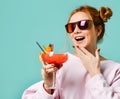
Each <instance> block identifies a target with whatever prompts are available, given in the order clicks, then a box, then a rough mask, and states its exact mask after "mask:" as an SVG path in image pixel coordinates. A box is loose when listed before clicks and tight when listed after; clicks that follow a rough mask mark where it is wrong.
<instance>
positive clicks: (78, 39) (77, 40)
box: [75, 37, 85, 41]
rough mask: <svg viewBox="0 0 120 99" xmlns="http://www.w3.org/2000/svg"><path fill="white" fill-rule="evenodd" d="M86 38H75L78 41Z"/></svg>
mask: <svg viewBox="0 0 120 99" xmlns="http://www.w3.org/2000/svg"><path fill="white" fill-rule="evenodd" d="M84 39H85V37H76V38H75V40H76V41H82V40H84Z"/></svg>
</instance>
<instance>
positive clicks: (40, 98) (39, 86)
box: [22, 81, 54, 99]
mask: <svg viewBox="0 0 120 99" xmlns="http://www.w3.org/2000/svg"><path fill="white" fill-rule="evenodd" d="M22 99H54V98H53V95H51V94H48V93H47V92H46V91H45V89H44V88H43V81H41V82H38V83H36V84H34V85H32V86H30V87H29V88H28V89H26V90H25V91H24V93H23V95H22Z"/></svg>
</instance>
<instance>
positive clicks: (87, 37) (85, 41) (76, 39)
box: [69, 12, 98, 50]
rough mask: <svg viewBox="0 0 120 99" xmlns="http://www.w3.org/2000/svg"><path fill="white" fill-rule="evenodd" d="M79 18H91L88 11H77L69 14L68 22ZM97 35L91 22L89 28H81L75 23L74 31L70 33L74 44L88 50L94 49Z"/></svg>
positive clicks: (79, 19) (76, 20)
mask: <svg viewBox="0 0 120 99" xmlns="http://www.w3.org/2000/svg"><path fill="white" fill-rule="evenodd" d="M81 20H92V17H91V16H90V15H89V14H88V13H85V12H77V13H75V14H73V15H72V16H71V18H70V21H69V23H73V22H78V21H81ZM97 35H98V33H97V30H96V29H95V27H94V23H93V22H91V25H90V28H89V29H85V30H81V29H79V27H78V25H75V29H74V31H73V32H72V33H70V37H71V39H72V42H73V44H74V46H80V47H84V48H86V49H88V50H91V49H96V46H97V45H96V42H97Z"/></svg>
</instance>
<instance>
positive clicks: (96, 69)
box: [22, 6, 120, 99]
mask: <svg viewBox="0 0 120 99" xmlns="http://www.w3.org/2000/svg"><path fill="white" fill-rule="evenodd" d="M111 16H112V11H111V9H110V8H105V7H101V8H100V10H99V11H98V10H97V9H95V8H94V7H91V6H82V7H80V8H78V9H75V10H74V11H73V12H72V13H71V15H70V18H69V20H68V24H66V25H65V28H66V31H67V32H68V33H69V35H70V37H71V39H72V42H73V47H74V49H75V51H74V53H72V54H71V53H69V52H68V53H67V54H68V60H67V61H66V62H65V63H64V64H63V66H62V67H61V68H60V69H59V70H58V69H57V68H56V67H55V65H53V64H45V63H44V62H43V61H42V59H41V62H42V64H43V69H42V76H43V81H41V82H38V83H37V84H35V85H33V86H31V87H30V88H28V89H27V90H26V91H25V92H24V94H23V97H22V99H120V64H119V63H117V62H114V61H112V60H107V59H106V58H104V57H102V56H101V55H100V54H99V51H100V49H99V48H97V43H98V42H99V41H100V40H102V38H103V36H104V32H105V24H104V23H105V22H107V20H108V19H109V18H110V17H111ZM53 72H56V89H55V90H51V89H49V87H50V86H52V76H53V75H52V73H53Z"/></svg>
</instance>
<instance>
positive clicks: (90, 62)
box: [75, 46, 100, 77]
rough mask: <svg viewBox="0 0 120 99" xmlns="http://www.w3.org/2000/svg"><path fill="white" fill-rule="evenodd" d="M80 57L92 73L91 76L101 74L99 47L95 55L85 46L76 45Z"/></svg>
mask: <svg viewBox="0 0 120 99" xmlns="http://www.w3.org/2000/svg"><path fill="white" fill-rule="evenodd" d="M75 49H76V53H77V55H78V57H79V58H80V59H81V61H82V63H83V65H84V67H85V68H86V70H87V71H88V72H89V73H90V75H91V77H93V76H94V75H97V74H100V56H99V49H96V51H95V55H93V54H91V53H90V52H89V51H88V50H86V49H85V48H83V47H79V46H77V47H75Z"/></svg>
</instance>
